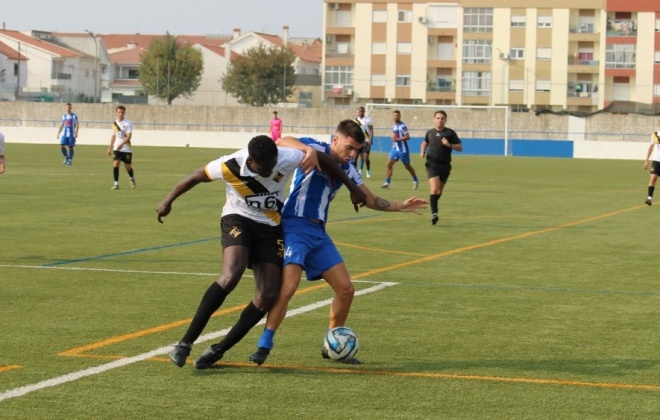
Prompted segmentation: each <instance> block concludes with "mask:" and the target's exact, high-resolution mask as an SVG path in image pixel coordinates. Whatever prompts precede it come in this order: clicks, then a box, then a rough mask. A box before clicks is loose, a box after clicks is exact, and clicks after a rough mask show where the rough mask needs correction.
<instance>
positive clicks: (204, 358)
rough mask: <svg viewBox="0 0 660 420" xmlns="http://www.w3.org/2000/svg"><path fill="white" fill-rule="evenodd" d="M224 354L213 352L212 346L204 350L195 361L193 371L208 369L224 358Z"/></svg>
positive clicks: (217, 351)
mask: <svg viewBox="0 0 660 420" xmlns="http://www.w3.org/2000/svg"><path fill="white" fill-rule="evenodd" d="M224 355H225V353H224V352H221V351H220V350H213V346H211V347H209V348H208V349H206V350H204V353H202V355H201V356H199V357H198V358H197V360H195V369H208V368H210V367H213V365H214V364H215V363H216V362H217V361H218V360H220V359H222V356H224Z"/></svg>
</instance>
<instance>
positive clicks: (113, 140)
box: [108, 134, 117, 155]
mask: <svg viewBox="0 0 660 420" xmlns="http://www.w3.org/2000/svg"><path fill="white" fill-rule="evenodd" d="M116 138H117V136H116V135H114V134H113V135H112V137H110V145H109V146H108V155H111V154H112V146H114V144H115V139H116Z"/></svg>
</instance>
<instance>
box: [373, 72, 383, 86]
mask: <svg viewBox="0 0 660 420" xmlns="http://www.w3.org/2000/svg"><path fill="white" fill-rule="evenodd" d="M371 86H385V75H384V74H372V75H371Z"/></svg>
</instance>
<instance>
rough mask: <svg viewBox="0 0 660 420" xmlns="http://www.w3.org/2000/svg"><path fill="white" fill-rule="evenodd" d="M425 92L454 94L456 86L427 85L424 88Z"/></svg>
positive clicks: (450, 84)
mask: <svg viewBox="0 0 660 420" xmlns="http://www.w3.org/2000/svg"><path fill="white" fill-rule="evenodd" d="M426 91H427V92H454V91H456V86H454V84H453V83H448V84H445V85H429V86H427V87H426Z"/></svg>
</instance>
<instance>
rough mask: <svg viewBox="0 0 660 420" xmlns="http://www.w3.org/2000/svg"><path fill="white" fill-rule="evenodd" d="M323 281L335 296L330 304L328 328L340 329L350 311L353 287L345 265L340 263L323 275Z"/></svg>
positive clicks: (353, 293)
mask: <svg viewBox="0 0 660 420" xmlns="http://www.w3.org/2000/svg"><path fill="white" fill-rule="evenodd" d="M323 279H324V280H325V281H326V282H327V283H328V284H329V285H330V287H332V290H334V292H335V296H334V298H333V299H332V304H330V320H329V323H328V328H335V327H342V326H344V325H345V324H346V319H347V318H348V312H349V311H350V310H351V304H352V303H353V296H354V295H355V286H353V282H351V276H350V275H349V274H348V269H347V268H346V264H345V263H344V262H341V263H339V264H337V265H335V266H334V267H332V268H331V269H329V270H327V271H326V272H324V273H323Z"/></svg>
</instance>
